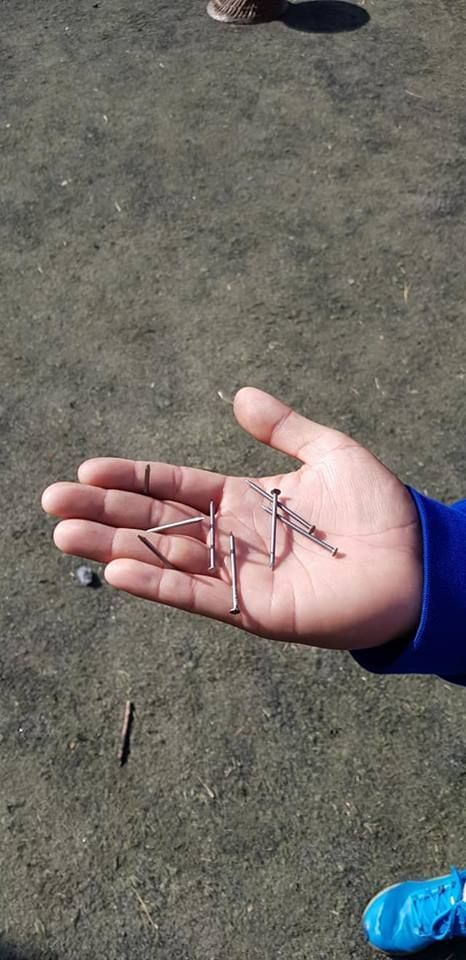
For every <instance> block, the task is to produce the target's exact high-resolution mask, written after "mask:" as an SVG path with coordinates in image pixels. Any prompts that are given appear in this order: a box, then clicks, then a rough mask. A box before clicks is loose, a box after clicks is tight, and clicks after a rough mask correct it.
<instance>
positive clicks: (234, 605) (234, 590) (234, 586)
mask: <svg viewBox="0 0 466 960" xmlns="http://www.w3.org/2000/svg"><path fill="white" fill-rule="evenodd" d="M230 571H231V610H230V613H239V612H240V609H239V600H238V581H237V576H236V544H235V538H234V536H233V534H232V533H230Z"/></svg>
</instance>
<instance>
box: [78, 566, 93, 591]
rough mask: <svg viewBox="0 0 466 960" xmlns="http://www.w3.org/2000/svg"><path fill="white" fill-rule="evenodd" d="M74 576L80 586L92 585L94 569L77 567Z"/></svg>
mask: <svg viewBox="0 0 466 960" xmlns="http://www.w3.org/2000/svg"><path fill="white" fill-rule="evenodd" d="M75 577H76V580H77V581H78V583H79V585H80V587H92V584H93V583H94V571H93V570H91V568H90V567H78V569H77V570H76V573H75Z"/></svg>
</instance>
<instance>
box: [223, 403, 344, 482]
mask: <svg viewBox="0 0 466 960" xmlns="http://www.w3.org/2000/svg"><path fill="white" fill-rule="evenodd" d="M233 409H234V413H235V417H236V419H237V421H238V423H239V424H240V425H241V426H242V427H243V429H244V430H246V431H247V432H248V433H250V434H252V436H253V437H255V438H256V440H260V441H261V442H262V443H266V444H267V445H268V446H270V447H274V448H275V450H281V451H282V453H287V454H289V456H290V457H295V458H296V459H298V460H302V461H303V462H304V463H307V462H310V461H311V459H315V458H316V457H322V456H325V455H326V454H328V453H330V451H331V450H334V449H335V447H338V446H339V445H340V444H341V442H342V441H344V440H345V439H346V438H345V435H344V434H343V433H340V432H339V431H338V430H331V429H330V428H329V427H323V426H321V425H320V424H318V423H314V422H313V421H312V420H308V419H307V417H302V416H301V414H299V413H295V411H294V410H292V409H291V407H287V406H286V404H284V403H282V402H281V400H277V399H276V398H275V397H272V396H271V395H270V394H269V393H264V391H263V390H256V388H255V387H242V389H241V390H239V391H238V393H237V394H236V396H235V399H234V404H233Z"/></svg>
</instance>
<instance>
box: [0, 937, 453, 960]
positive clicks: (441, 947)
mask: <svg viewBox="0 0 466 960" xmlns="http://www.w3.org/2000/svg"><path fill="white" fill-rule="evenodd" d="M416 956H417V957H419V958H420V960H466V942H465V941H464V940H450V941H449V942H447V943H441V944H440V943H439V944H435V946H433V947H430V949H429V950H424V951H423V952H422V953H418V954H416ZM0 960H1V957H0Z"/></svg>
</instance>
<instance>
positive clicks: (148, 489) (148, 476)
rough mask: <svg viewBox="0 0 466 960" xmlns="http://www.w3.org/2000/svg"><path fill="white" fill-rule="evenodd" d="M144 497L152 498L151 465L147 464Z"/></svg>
mask: <svg viewBox="0 0 466 960" xmlns="http://www.w3.org/2000/svg"><path fill="white" fill-rule="evenodd" d="M144 496H145V497H149V496H150V463H148V464H147V467H146V469H145V470H144Z"/></svg>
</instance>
